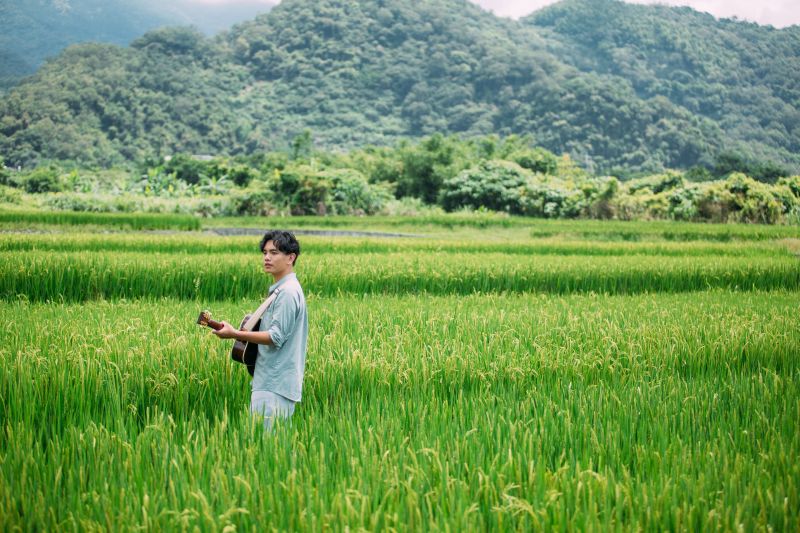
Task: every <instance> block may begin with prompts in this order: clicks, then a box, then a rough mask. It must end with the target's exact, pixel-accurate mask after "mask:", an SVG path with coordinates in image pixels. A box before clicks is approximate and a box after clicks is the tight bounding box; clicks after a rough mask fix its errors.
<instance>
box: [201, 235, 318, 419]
mask: <svg viewBox="0 0 800 533" xmlns="http://www.w3.org/2000/svg"><path fill="white" fill-rule="evenodd" d="M261 251H262V253H263V254H264V271H266V272H267V273H268V274H270V275H271V276H272V279H273V281H274V283H273V284H272V286H270V288H269V294H270V295H272V293H274V292H275V291H278V294H277V296H276V297H275V299H274V300H273V301H272V303H271V304H270V305H269V307H268V308H267V310H266V311H264V314H263V315H262V317H261V325H260V326H259V328H258V329H259V330H258V331H239V330H237V329H236V328H234V327H233V326H231V325H230V324H229V323H227V322H222V324H223V327H222V329H220V330H217V331H214V334H215V335H216V336H217V337H220V338H222V339H238V340H240V341H244V342H254V343H256V344H258V358H257V359H256V367H255V372H254V373H253V381H252V394H251V396H250V412H251V413H253V414H254V415H260V416H263V417H264V428H265V429H270V428H271V427H272V423H273V420H274V418H275V417H281V418H286V419H288V418H290V417H291V416H292V414H293V413H294V407H295V404H296V403H297V402H299V401H300V399H301V396H302V390H303V372H304V371H305V365H306V345H307V343H308V315H307V313H306V299H305V296H304V295H303V289H302V287H300V283H299V282H298V281H297V275H296V274H295V273H294V264H295V262H296V261H297V256H298V255H300V243H298V242H297V239H295V237H294V235H292V234H291V233H289V232H288V231H269V232H267V233H266V234H265V235H264V237H263V238H262V239H261Z"/></svg>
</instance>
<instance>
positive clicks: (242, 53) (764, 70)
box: [0, 0, 800, 172]
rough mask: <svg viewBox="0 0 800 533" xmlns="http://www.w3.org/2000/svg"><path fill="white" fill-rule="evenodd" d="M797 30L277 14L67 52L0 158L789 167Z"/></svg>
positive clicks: (688, 15)
mask: <svg viewBox="0 0 800 533" xmlns="http://www.w3.org/2000/svg"><path fill="white" fill-rule="evenodd" d="M798 43H800V32H798V28H797V27H792V28H788V29H785V30H775V29H773V28H770V27H761V26H756V25H753V24H747V23H741V22H734V21H717V20H715V19H713V18H712V17H710V16H706V15H700V14H698V13H696V12H694V11H691V10H689V9H683V8H682V9H675V8H664V7H652V6H634V5H628V4H622V3H620V2H617V1H615V0H566V1H564V2H561V3H560V4H557V5H554V6H552V7H550V8H548V9H545V10H543V11H541V12H538V13H535V14H534V15H532V16H531V17H529V18H527V19H524V20H522V21H519V22H517V21H512V20H508V19H503V18H498V17H495V16H493V15H491V14H490V13H487V12H485V11H483V10H481V9H480V8H478V7H476V6H474V5H473V4H471V3H469V2H467V1H466V0H435V1H434V0H425V1H411V0H393V1H388V0H369V1H368V0H360V1H347V2H345V1H342V0H316V1H310V0H284V1H283V2H282V3H281V4H280V5H279V6H277V7H276V8H274V9H273V10H272V11H271V12H270V13H268V14H265V15H261V16H259V17H257V18H256V19H255V20H252V21H250V22H246V23H243V24H240V25H238V26H234V27H233V28H232V29H231V30H230V31H229V32H226V33H223V34H220V35H218V36H217V37H215V38H212V39H209V38H206V37H204V36H203V35H201V34H199V33H196V32H194V31H191V30H188V29H181V28H178V29H162V30H158V31H154V32H150V33H148V34H146V35H144V36H143V37H141V38H139V39H137V40H135V41H134V42H133V43H132V44H131V46H130V47H127V48H122V47H118V46H111V45H81V46H73V47H71V48H69V49H68V50H67V51H65V52H64V53H63V54H62V55H61V56H59V57H58V58H57V59H56V60H54V61H51V62H49V63H47V64H46V65H45V66H44V67H43V68H42V69H40V71H39V72H38V73H37V74H36V75H35V76H34V77H32V78H31V79H29V80H28V81H26V82H25V83H23V84H22V85H20V86H19V87H17V88H16V89H14V90H13V91H12V92H11V93H10V94H9V95H7V96H6V97H5V98H4V99H3V100H2V102H0V116H1V117H2V118H0V155H2V156H4V157H5V158H6V161H8V162H10V163H11V164H15V165H17V164H19V165H32V164H36V163H37V162H41V161H43V160H46V159H60V160H74V161H76V162H78V163H80V164H88V165H111V164H117V163H121V162H123V161H125V160H141V159H143V158H146V157H152V156H160V155H166V154H171V153H175V152H188V153H195V154H236V153H253V152H256V151H262V150H269V149H276V148H284V147H285V146H287V144H288V143H289V142H290V140H291V139H292V138H293V137H295V136H296V135H298V134H300V133H301V132H303V131H304V130H306V129H309V130H311V132H312V135H313V138H314V140H315V142H316V143H317V144H318V145H319V146H321V147H327V148H336V147H340V148H346V147H352V146H356V145H362V144H365V143H376V144H386V143H391V142H395V141H396V140H398V139H401V138H405V137H419V136H423V135H426V134H431V133H434V132H443V133H448V132H449V133H458V134H463V135H467V136H471V135H478V134H486V133H497V134H510V133H520V134H532V135H533V136H534V138H535V140H536V142H537V143H538V144H540V145H542V146H544V147H545V148H548V149H549V150H552V151H554V152H557V153H562V152H566V153H570V154H571V155H572V156H573V157H574V158H575V159H576V160H577V161H578V162H579V163H580V164H582V165H584V166H586V167H587V168H588V169H589V170H590V171H594V172H618V171H630V170H636V171H655V170H659V169H662V168H665V167H672V168H688V167H691V166H695V165H704V166H712V165H713V164H714V163H715V161H716V160H717V158H718V157H719V156H720V154H725V153H730V152H731V151H735V152H736V153H739V154H741V155H742V157H752V158H758V159H759V160H765V161H772V162H773V163H775V164H779V165H784V166H787V167H791V168H793V169H796V168H798V166H800V155H798V151H800V150H798V145H797V143H798V139H800V120H799V119H800V115H799V113H800V112H799V111H798V109H800V108H799V107H798V99H797V91H798V87H800V74H798V73H800V69H798V68H796V65H797V63H798V58H800V47H798Z"/></svg>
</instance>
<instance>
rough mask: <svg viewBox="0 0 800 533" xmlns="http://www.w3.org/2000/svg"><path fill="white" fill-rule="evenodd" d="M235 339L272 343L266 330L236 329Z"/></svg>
mask: <svg viewBox="0 0 800 533" xmlns="http://www.w3.org/2000/svg"><path fill="white" fill-rule="evenodd" d="M236 340H240V341H243V342H254V343H256V344H273V343H272V337H270V336H269V332H268V331H237V332H236Z"/></svg>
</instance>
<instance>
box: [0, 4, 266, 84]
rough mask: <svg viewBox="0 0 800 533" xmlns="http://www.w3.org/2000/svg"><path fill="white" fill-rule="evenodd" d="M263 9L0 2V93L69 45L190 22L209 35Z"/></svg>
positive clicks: (120, 41) (120, 39) (117, 39)
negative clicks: (0, 30)
mask: <svg viewBox="0 0 800 533" xmlns="http://www.w3.org/2000/svg"><path fill="white" fill-rule="evenodd" d="M268 9H269V5H268V4H265V3H263V2H259V1H258V0H239V1H238V2H236V3H234V4H233V5H231V4H228V5H219V4H215V3H205V2H196V1H195V2H192V1H191V0H171V1H170V2H158V1H157V0H2V2H0V15H2V20H3V32H2V34H0V94H2V93H3V92H5V91H7V90H8V89H10V88H11V87H13V86H14V85H16V84H18V83H19V82H20V80H21V79H22V78H24V77H25V76H29V75H31V74H33V73H34V72H35V71H36V70H37V69H38V68H39V67H40V66H41V65H42V63H44V61H45V60H47V59H49V58H52V57H55V56H57V55H58V54H59V53H61V51H62V50H63V49H64V48H65V47H67V46H69V45H71V44H75V43H86V42H98V43H107V44H117V45H120V46H127V45H128V44H129V43H130V42H131V41H133V40H134V39H136V38H137V37H141V35H142V34H143V33H145V32H147V31H149V30H152V29H154V28H158V27H162V26H166V25H173V26H174V25H181V24H186V25H192V26H194V27H197V28H199V29H200V30H201V31H203V32H205V33H206V34H213V33H216V32H218V31H221V30H223V29H225V28H226V27H227V26H230V25H232V24H233V23H235V22H239V21H242V20H247V19H251V18H253V17H254V16H255V15H256V14H257V13H261V12H264V11H267V10H268Z"/></svg>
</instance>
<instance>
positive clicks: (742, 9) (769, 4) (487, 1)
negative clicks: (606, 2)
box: [472, 0, 800, 28]
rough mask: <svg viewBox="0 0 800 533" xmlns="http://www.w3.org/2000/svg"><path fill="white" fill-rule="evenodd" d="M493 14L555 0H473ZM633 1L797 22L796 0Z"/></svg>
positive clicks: (518, 12)
mask: <svg viewBox="0 0 800 533" xmlns="http://www.w3.org/2000/svg"><path fill="white" fill-rule="evenodd" d="M472 1H474V2H475V3H476V4H478V5H480V6H482V7H483V8H484V9H488V10H491V11H493V12H494V13H495V14H496V15H500V16H506V17H514V18H516V17H522V16H525V15H528V14H530V13H532V12H533V11H536V10H537V9H539V8H540V7H544V6H546V5H548V4H553V3H555V1H556V0H472ZM626 1H628V2H630V3H635V4H667V5H672V6H689V7H691V8H693V9H696V10H697V11H703V12H706V13H711V14H712V15H714V16H715V17H717V18H722V17H734V16H735V17H737V18H739V19H743V20H749V21H752V22H758V23H759V24H772V25H773V26H775V27H777V28H783V27H785V26H791V25H792V24H800V1H798V0H660V1H654V0H626Z"/></svg>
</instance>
